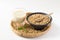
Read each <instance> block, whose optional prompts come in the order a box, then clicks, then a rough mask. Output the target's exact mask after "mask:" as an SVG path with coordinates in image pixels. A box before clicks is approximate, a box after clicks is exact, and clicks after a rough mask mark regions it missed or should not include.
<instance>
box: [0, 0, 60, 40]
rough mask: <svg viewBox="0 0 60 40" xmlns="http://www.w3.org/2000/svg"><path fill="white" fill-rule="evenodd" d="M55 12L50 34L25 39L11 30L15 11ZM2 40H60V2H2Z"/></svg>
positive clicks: (18, 0) (0, 6)
mask: <svg viewBox="0 0 60 40" xmlns="http://www.w3.org/2000/svg"><path fill="white" fill-rule="evenodd" d="M17 9H23V10H25V11H31V12H36V11H37V12H46V13H50V12H53V13H54V14H53V15H52V17H53V21H52V26H51V29H50V30H49V32H47V33H46V34H45V35H43V36H40V37H37V38H23V37H19V36H18V35H16V34H15V33H14V32H12V30H11V26H10V22H11V19H12V14H13V11H15V10H17ZM0 40H60V0H0Z"/></svg>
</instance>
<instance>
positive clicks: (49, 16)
mask: <svg viewBox="0 0 60 40" xmlns="http://www.w3.org/2000/svg"><path fill="white" fill-rule="evenodd" d="M34 14H43V15H47V13H44V12H33V13H31V14H29V15H28V16H27V17H26V19H27V21H28V23H29V24H32V25H37V24H33V23H31V22H29V20H28V18H29V17H30V16H31V15H34ZM49 18H50V21H49V22H48V23H47V24H42V25H40V24H38V25H39V26H44V25H48V24H49V23H51V21H52V17H51V16H49ZM38 25H37V26H38Z"/></svg>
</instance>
